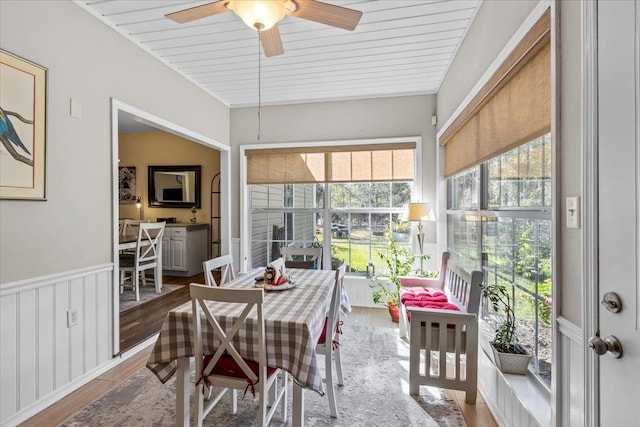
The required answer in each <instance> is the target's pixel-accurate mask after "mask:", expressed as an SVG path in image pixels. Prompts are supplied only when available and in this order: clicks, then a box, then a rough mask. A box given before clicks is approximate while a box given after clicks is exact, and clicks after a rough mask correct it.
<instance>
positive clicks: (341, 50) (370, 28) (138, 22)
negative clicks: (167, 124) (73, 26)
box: [76, 0, 481, 108]
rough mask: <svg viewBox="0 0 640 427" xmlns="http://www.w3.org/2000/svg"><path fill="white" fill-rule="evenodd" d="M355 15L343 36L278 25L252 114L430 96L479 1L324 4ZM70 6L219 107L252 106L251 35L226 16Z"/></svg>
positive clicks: (254, 43)
mask: <svg viewBox="0 0 640 427" xmlns="http://www.w3.org/2000/svg"><path fill="white" fill-rule="evenodd" d="M324 2H325V3H332V4H336V5H340V6H344V7H348V8H351V9H357V10H360V11H362V12H363V15H362V19H361V20H360V23H359V25H358V27H357V28H356V29H355V31H353V32H350V31H346V30H342V29H338V28H333V27H329V26H326V25H322V24H319V23H315V22H311V21H308V20H304V19H300V18H296V17H293V16H286V17H285V18H284V19H283V20H282V21H281V22H280V24H279V27H280V34H281V37H282V42H283V44H284V50H285V52H284V54H283V55H280V56H274V57H271V58H266V57H264V55H263V54H260V55H261V57H260V68H261V69H260V95H261V96H260V98H261V99H260V103H261V104H262V105H277V104H293V103H301V102H322V101H330V100H344V99H361V98H376V97H386V96H400V95H416V94H429V93H436V92H437V90H438V88H439V85H440V83H441V81H442V78H443V76H444V73H445V72H446V70H447V69H448V67H449V65H450V63H451V61H452V60H453V58H454V56H455V54H456V51H457V49H458V46H459V45H460V43H461V42H462V39H463V37H464V35H465V34H466V30H467V28H468V27H469V25H470V24H471V22H472V20H473V18H474V16H475V12H476V10H477V8H478V7H479V5H480V3H481V0H444V1H427V0H344V1H336V0H324ZM76 3H77V4H79V5H80V6H82V7H83V8H85V9H86V10H88V11H89V12H90V13H92V14H93V15H95V16H96V17H98V18H99V19H101V20H102V21H104V22H105V23H106V24H108V25H109V26H111V27H112V28H113V29H114V30H116V31H118V32H120V33H121V34H123V35H125V36H126V37H128V38H129V39H131V40H132V41H133V42H135V43H136V44H137V45H138V46H140V47H141V48H143V49H145V50H146V51H148V52H149V53H151V54H152V55H155V56H156V57H158V58H159V59H160V60H162V61H163V62H165V63H166V64H168V65H169V66H170V67H172V68H174V69H175V70H177V71H178V72H179V73H181V74H182V75H184V76H185V77H186V78H188V79H190V80H192V81H193V82H195V83H196V84H197V85H199V86H200V87H202V88H204V89H205V90H206V91H208V92H209V93H211V94H212V95H213V96H215V97H216V98H217V99H219V100H220V101H221V102H223V103H225V104H226V105H227V106H229V107H231V108H234V107H246V106H255V105H258V92H259V91H258V88H259V81H258V74H259V73H258V66H259V59H258V55H259V53H258V52H259V51H258V48H259V43H258V35H257V33H256V32H255V31H254V30H252V29H250V28H249V27H247V26H246V25H245V24H244V23H243V22H242V21H241V20H240V18H239V17H237V16H236V15H235V14H234V13H232V12H229V13H224V14H221V15H215V16H210V17H207V18H203V19H200V20H197V21H193V22H191V23H188V24H177V23H175V22H173V21H170V20H168V19H166V18H165V17H164V15H165V14H167V13H170V12H175V11H178V10H182V9H185V8H189V7H194V6H198V5H201V4H205V3H210V2H207V1H181V0H76Z"/></svg>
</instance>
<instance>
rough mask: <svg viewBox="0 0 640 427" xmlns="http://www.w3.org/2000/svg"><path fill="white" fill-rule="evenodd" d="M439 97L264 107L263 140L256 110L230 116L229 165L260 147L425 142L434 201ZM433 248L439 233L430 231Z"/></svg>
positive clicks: (234, 228) (234, 229)
mask: <svg viewBox="0 0 640 427" xmlns="http://www.w3.org/2000/svg"><path fill="white" fill-rule="evenodd" d="M435 103H436V100H435V96H434V95H423V96H406V97H393V98H376V99H363V100H354V101H339V102H325V103H309V104H295V105H283V106H269V107H262V125H261V132H260V140H259V141H258V139H257V124H258V119H257V111H256V110H257V109H256V108H237V109H232V110H231V144H230V145H231V146H232V149H231V165H232V168H231V169H232V170H237V169H235V168H236V167H238V165H239V164H240V161H239V158H238V156H239V148H238V147H239V146H240V145H242V144H255V143H260V142H264V143H267V142H305V141H318V142H320V141H335V140H347V139H365V138H371V139H374V138H388V137H396V136H399V137H402V136H421V137H422V170H423V179H422V184H423V193H422V200H431V201H433V200H435V194H436V176H435V166H436V160H435V153H436V146H435V129H434V127H433V126H432V125H431V116H433V115H435ZM239 180H240V177H239V175H238V176H237V179H233V180H232V182H231V185H232V186H231V210H232V212H238V210H239V204H240V201H239V195H240V188H239ZM231 219H232V223H231V235H232V236H239V234H240V232H239V229H240V223H239V222H238V221H239V219H238V218H234V217H233V216H232V218H231ZM426 233H427V238H426V240H427V241H428V242H430V243H431V242H435V227H434V228H433V229H430V228H428V227H427V229H426Z"/></svg>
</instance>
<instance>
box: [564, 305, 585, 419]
mask: <svg viewBox="0 0 640 427" xmlns="http://www.w3.org/2000/svg"><path fill="white" fill-rule="evenodd" d="M558 332H559V334H558V335H559V336H560V340H561V343H560V345H561V347H562V349H563V350H562V351H563V355H564V356H563V357H562V373H563V375H562V379H561V382H562V392H561V393H562V402H563V410H562V411H561V412H560V416H561V418H560V419H561V421H560V423H559V424H560V425H562V426H567V427H572V426H575V427H578V426H584V425H585V420H584V397H585V394H584V387H585V381H584V371H585V369H584V346H583V344H582V341H583V338H582V330H581V329H580V328H579V327H577V326H576V325H574V324H573V323H571V322H569V321H568V320H566V319H563V318H559V319H558Z"/></svg>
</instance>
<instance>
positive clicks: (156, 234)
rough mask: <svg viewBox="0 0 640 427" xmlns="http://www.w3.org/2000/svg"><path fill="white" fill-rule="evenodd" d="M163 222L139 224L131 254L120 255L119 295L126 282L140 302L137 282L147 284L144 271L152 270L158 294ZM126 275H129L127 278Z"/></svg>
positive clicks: (160, 274) (160, 276) (159, 288)
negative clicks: (129, 284) (136, 238)
mask: <svg viewBox="0 0 640 427" xmlns="http://www.w3.org/2000/svg"><path fill="white" fill-rule="evenodd" d="M164 226H165V223H164V222H151V223H141V224H140V225H139V227H138V240H137V242H136V248H135V252H134V253H133V254H126V253H125V254H120V293H122V292H123V291H124V288H125V287H126V286H127V282H131V287H132V288H133V290H134V291H135V294H136V301H140V291H139V282H140V280H142V284H143V286H146V284H147V276H146V271H147V270H150V269H153V281H154V283H155V287H156V293H160V292H161V291H162V289H161V283H162V280H161V278H162V263H161V256H162V236H163V234H164ZM127 273H129V275H128V276H127Z"/></svg>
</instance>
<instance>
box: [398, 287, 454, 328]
mask: <svg viewBox="0 0 640 427" xmlns="http://www.w3.org/2000/svg"><path fill="white" fill-rule="evenodd" d="M400 301H402V304H404V305H405V307H424V308H438V309H441V310H454V311H460V308H459V307H458V306H456V305H454V304H451V303H450V302H449V300H448V298H447V295H446V294H445V293H444V292H442V291H441V290H439V289H434V288H425V287H422V286H416V287H405V288H401V289H400ZM407 318H408V319H407V320H411V313H407Z"/></svg>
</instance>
